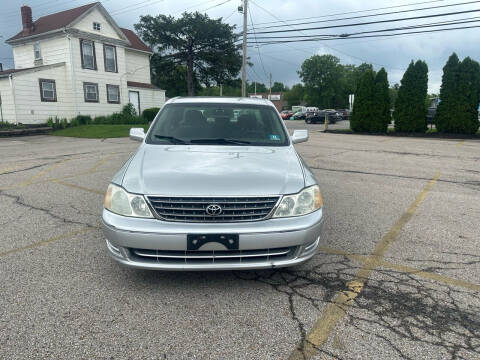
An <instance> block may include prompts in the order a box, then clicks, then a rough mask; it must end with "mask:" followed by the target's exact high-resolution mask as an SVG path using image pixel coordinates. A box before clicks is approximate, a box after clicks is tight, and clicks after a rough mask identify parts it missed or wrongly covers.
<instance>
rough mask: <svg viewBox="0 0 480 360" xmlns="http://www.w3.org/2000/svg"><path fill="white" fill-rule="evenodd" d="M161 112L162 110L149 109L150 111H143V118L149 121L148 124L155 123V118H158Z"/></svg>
mask: <svg viewBox="0 0 480 360" xmlns="http://www.w3.org/2000/svg"><path fill="white" fill-rule="evenodd" d="M159 111H160V108H156V107H154V108H149V109H145V110H143V112H142V117H143V118H144V119H145V120H146V121H147V122H150V121H153V119H155V116H157V114H158V112H159Z"/></svg>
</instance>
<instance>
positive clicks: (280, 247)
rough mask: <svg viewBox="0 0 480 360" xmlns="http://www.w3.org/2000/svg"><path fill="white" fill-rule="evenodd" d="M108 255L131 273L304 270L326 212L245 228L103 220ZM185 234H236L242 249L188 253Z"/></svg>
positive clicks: (107, 215) (106, 216) (108, 216)
mask: <svg viewBox="0 0 480 360" xmlns="http://www.w3.org/2000/svg"><path fill="white" fill-rule="evenodd" d="M102 220H103V221H102V223H103V233H104V235H105V238H106V242H107V249H108V251H109V254H110V255H111V256H112V257H113V259H115V260H116V261H118V262H120V263H122V264H123V265H127V266H130V267H133V268H139V269H152V270H175V271H181V270H202V271H203V270H247V269H268V268H277V267H287V266H293V265H298V264H301V263H303V262H305V261H307V260H309V259H310V258H311V257H313V256H314V255H315V253H316V250H317V247H318V244H319V241H320V233H321V228H322V223H323V208H322V209H320V210H317V211H315V212H313V213H311V214H309V215H305V216H299V217H291V218H277V219H269V220H264V221H256V222H243V223H213V224H208V223H182V222H166V221H161V220H158V219H141V218H131V217H125V216H120V215H116V214H114V213H112V212H110V211H108V210H105V209H104V210H103V214H102ZM187 234H202V235H205V234H238V235H239V249H238V250H232V251H229V250H226V249H225V247H224V246H223V245H220V244H216V243H215V244H212V243H209V244H205V245H204V246H203V247H202V248H200V249H199V251H188V250H187Z"/></svg>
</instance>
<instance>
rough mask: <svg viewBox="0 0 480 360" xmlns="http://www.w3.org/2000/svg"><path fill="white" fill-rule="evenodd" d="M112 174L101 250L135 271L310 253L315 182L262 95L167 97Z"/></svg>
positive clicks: (275, 260) (269, 261) (289, 259)
mask: <svg viewBox="0 0 480 360" xmlns="http://www.w3.org/2000/svg"><path fill="white" fill-rule="evenodd" d="M130 137H131V138H132V139H134V140H138V141H140V142H141V145H140V146H139V148H138V150H137V152H136V153H135V154H134V155H133V156H132V157H131V158H130V159H129V160H128V161H127V162H126V163H125V165H124V166H123V167H122V168H121V169H120V171H119V172H118V173H117V174H116V175H115V176H114V178H113V180H112V182H111V184H110V185H109V187H108V189H107V193H106V196H105V204H104V210H103V214H102V220H103V231H104V234H105V238H106V244H107V249H108V251H109V253H110V255H111V256H112V257H113V258H114V259H115V260H117V261H118V262H120V263H122V264H124V265H127V266H131V267H134V268H142V269H158V270H237V269H238V270H241V269H265V268H274V267H286V266H292V265H297V264H300V263H303V262H305V261H307V260H308V259H310V258H311V257H313V256H314V254H315V252H316V250H317V247H318V244H319V241H320V233H321V226H322V222H323V211H324V208H323V203H322V195H321V193H320V189H319V186H318V184H317V182H316V180H315V178H314V176H313V174H312V172H311V171H310V169H309V168H308V167H307V166H306V164H305V163H304V162H303V161H302V159H301V158H300V156H299V155H298V154H297V152H296V151H295V148H294V147H293V144H295V143H300V142H304V141H307V140H308V133H307V131H306V130H296V131H295V132H294V133H293V136H291V137H290V136H289V135H288V131H287V129H286V127H285V125H284V123H283V121H282V120H281V118H280V115H279V113H278V112H277V110H276V109H275V107H274V106H273V104H272V103H271V102H270V101H267V100H261V99H246V98H175V99H172V100H169V101H168V102H167V103H166V104H165V105H164V106H163V108H162V110H161V111H160V112H159V114H158V115H157V116H156V118H155V120H154V122H153V124H152V126H151V127H150V129H149V131H148V133H147V134H145V133H144V131H143V129H131V131H130Z"/></svg>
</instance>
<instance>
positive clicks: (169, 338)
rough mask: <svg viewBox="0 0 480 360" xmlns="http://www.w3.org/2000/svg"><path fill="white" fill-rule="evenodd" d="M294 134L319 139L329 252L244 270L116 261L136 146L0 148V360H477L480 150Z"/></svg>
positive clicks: (16, 144)
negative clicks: (120, 194)
mask: <svg viewBox="0 0 480 360" xmlns="http://www.w3.org/2000/svg"><path fill="white" fill-rule="evenodd" d="M287 126H289V128H303V127H305V128H308V129H309V130H310V141H309V142H308V143H305V144H299V145H298V146H297V149H298V151H299V153H300V154H301V155H302V157H303V158H304V160H305V161H306V162H307V163H308V165H309V166H310V167H311V169H312V171H313V172H314V174H315V175H316V177H317V179H318V181H319V184H320V186H321V189H322V193H323V197H324V203H325V209H326V221H325V227H324V230H323V233H322V239H321V244H320V247H321V248H320V249H319V251H318V254H317V255H316V256H315V257H314V258H313V259H312V260H311V261H310V262H308V263H306V264H304V265H302V266H298V267H295V268H289V269H281V270H269V271H250V272H247V271H245V272H187V273H169V272H151V271H138V270H131V269H126V268H123V267H121V266H120V265H118V264H116V263H114V262H113V260H111V259H110V258H109V257H108V256H107V251H106V249H105V244H104V240H103V237H102V233H101V230H100V228H99V224H100V214H101V209H102V203H103V196H102V194H103V192H104V191H105V189H106V187H107V185H108V183H109V181H110V179H111V177H112V176H113V174H114V173H115V172H116V171H117V170H118V169H119V168H120V167H121V165H122V164H123V163H124V162H125V161H126V160H127V159H128V158H129V156H130V155H131V154H132V153H133V152H134V151H135V149H136V147H137V143H135V142H131V141H130V140H128V139H104V140H93V139H92V140H88V139H73V138H61V137H50V136H35V137H22V138H7V139H0V152H1V154H2V155H3V156H2V157H1V158H0V213H1V216H0V229H1V230H0V282H1V284H2V295H1V296H0V359H44V358H55V359H192V358H195V359H287V358H290V359H310V358H311V359H322V360H323V359H480V280H479V279H480V246H479V242H480V221H479V220H478V219H480V166H479V165H480V142H479V141H478V140H464V141H463V140H462V141H461V142H459V141H458V140H452V139H421V138H391V137H384V136H357V135H340V134H328V133H327V134H324V133H319V132H317V131H316V130H317V129H318V130H319V129H322V126H321V125H305V124H304V123H302V122H290V121H287ZM436 174H439V178H438V179H437V180H436V181H433V182H432V186H431V188H429V189H428V192H425V191H424V189H425V187H426V186H428V184H429V182H431V181H432V179H433V178H434V177H435V175H436ZM422 191H424V193H422ZM418 199H420V200H418ZM415 202H418V204H417V206H415V207H414V208H413V210H411V213H409V209H411V208H412V203H415ZM405 214H408V216H407V217H406V216H405ZM402 219H403V220H402ZM389 234H390V235H389ZM392 234H393V235H392ZM385 238H386V240H385ZM387 240H388V241H387ZM382 242H385V244H386V245H385V249H384V252H381V254H380V252H378V247H379V246H380V245H381V244H382ZM382 251H383V250H382ZM372 259H373V260H372ZM372 264H374V265H372ZM359 274H360V275H359ZM362 274H367V275H365V277H362V276H363V275H362ZM339 298H340V299H343V301H339V300H338V299H339ZM332 314H333V315H332ZM324 319H326V320H325V321H330V322H331V326H324V325H325V323H324ZM322 329H323V330H322ZM318 334H320V335H318ZM320 338H322V339H323V338H324V339H325V340H324V341H323V340H322V341H320V340H318V339H320ZM306 349H308V351H307V350H306Z"/></svg>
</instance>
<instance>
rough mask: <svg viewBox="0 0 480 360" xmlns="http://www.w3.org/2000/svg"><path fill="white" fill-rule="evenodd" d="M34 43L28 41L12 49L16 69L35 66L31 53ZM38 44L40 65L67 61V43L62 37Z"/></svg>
mask: <svg viewBox="0 0 480 360" xmlns="http://www.w3.org/2000/svg"><path fill="white" fill-rule="evenodd" d="M34 43H35V41H30V42H28V43H25V44H21V45H16V46H14V47H13V58H14V62H15V68H16V69H26V68H31V67H34V66H35V56H34V53H33V44H34ZM39 43H40V50H41V53H42V65H51V64H57V63H60V62H66V61H68V59H67V57H68V54H69V52H68V42H67V38H66V37H65V36H64V35H62V36H60V37H56V38H52V39H43V40H39Z"/></svg>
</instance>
